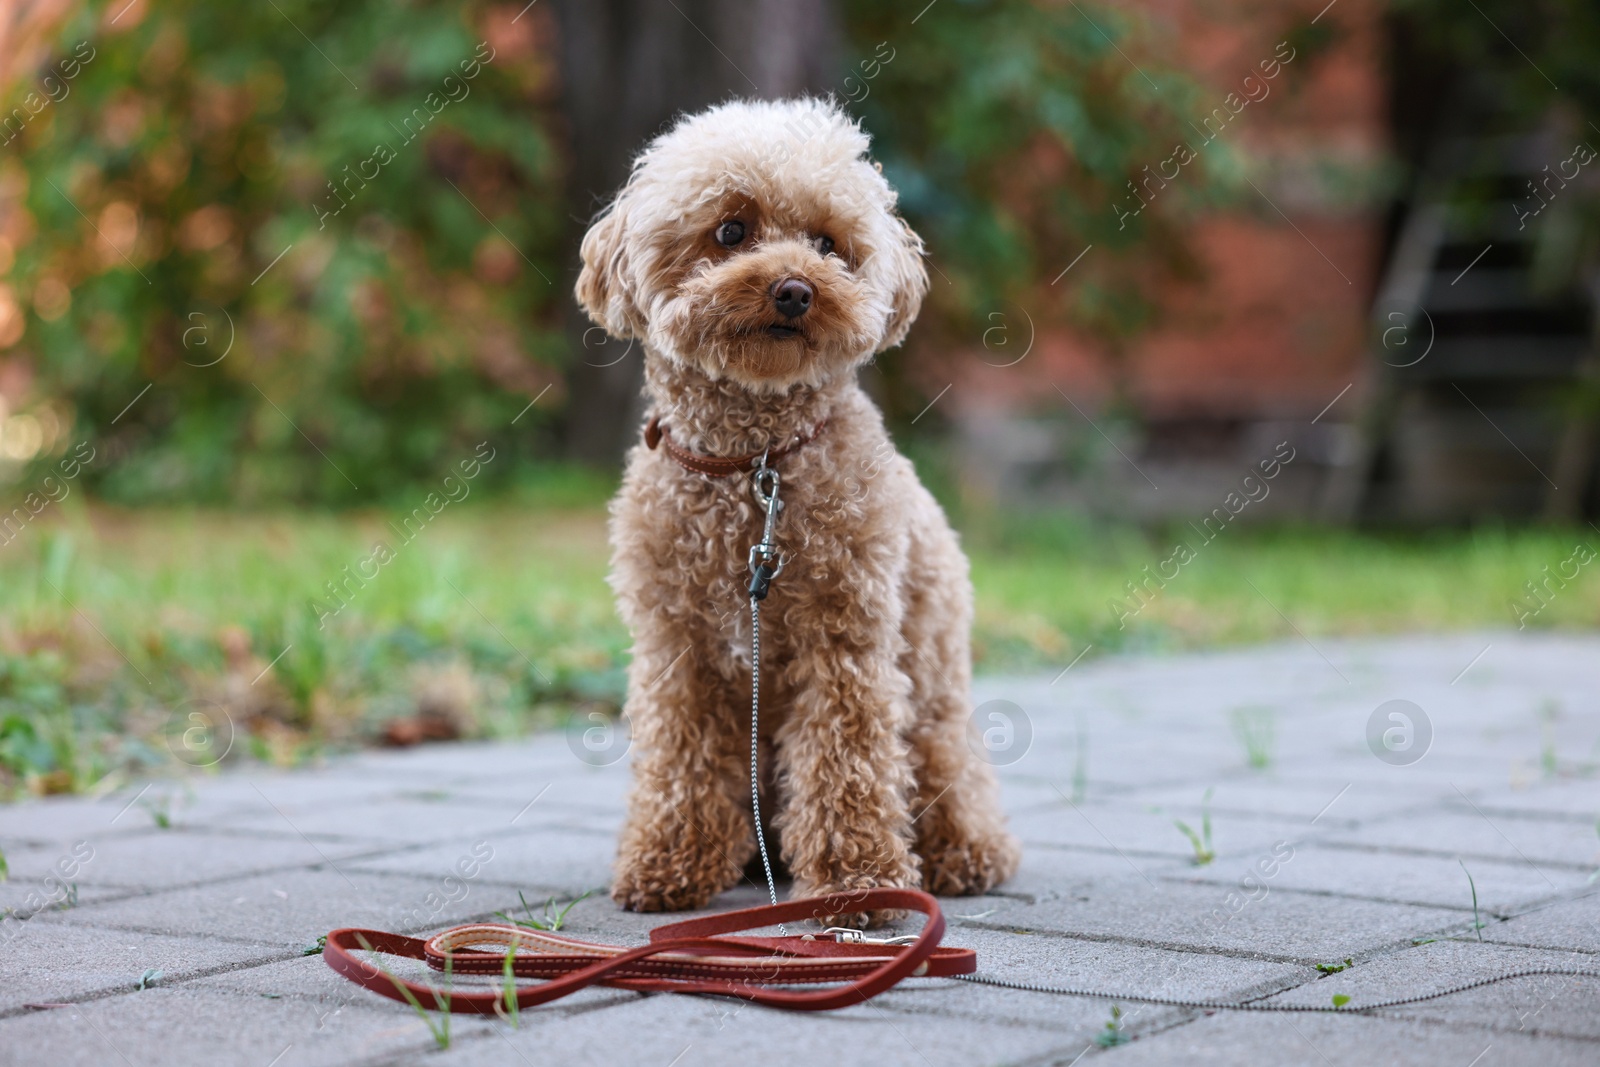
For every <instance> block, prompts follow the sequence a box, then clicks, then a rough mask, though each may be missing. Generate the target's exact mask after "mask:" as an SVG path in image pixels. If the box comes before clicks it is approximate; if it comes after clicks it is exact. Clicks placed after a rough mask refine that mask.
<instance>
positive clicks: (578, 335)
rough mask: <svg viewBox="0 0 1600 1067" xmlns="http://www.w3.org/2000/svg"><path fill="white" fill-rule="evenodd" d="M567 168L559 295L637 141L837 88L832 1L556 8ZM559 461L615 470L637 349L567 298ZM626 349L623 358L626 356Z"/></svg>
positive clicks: (696, 0)
mask: <svg viewBox="0 0 1600 1067" xmlns="http://www.w3.org/2000/svg"><path fill="white" fill-rule="evenodd" d="M556 12H557V17H558V19H559V22H560V39H561V50H562V64H563V68H564V70H563V74H564V77H563V96H564V100H563V109H564V112H565V116H566V120H567V123H568V138H569V140H568V148H569V161H570V165H571V170H570V172H569V175H568V180H567V189H568V194H567V204H568V216H569V219H570V225H569V234H568V241H567V254H566V262H567V264H568V272H567V274H566V280H567V287H569V288H570V285H571V284H572V283H573V282H574V281H576V279H577V272H578V244H579V242H580V241H581V239H582V237H583V232H584V230H585V229H587V228H588V225H589V220H590V219H592V218H593V217H594V215H595V214H596V213H597V212H598V211H599V210H600V209H601V208H602V207H603V206H605V204H606V203H607V201H609V199H610V198H611V195H612V194H613V193H614V192H615V191H616V189H617V187H618V186H620V185H621V184H622V181H623V179H624V178H626V177H627V173H628V164H629V161H630V160H631V159H632V158H633V155H634V153H636V152H637V151H638V150H639V149H640V147H642V146H643V144H644V142H645V141H647V140H649V139H650V138H651V137H653V136H654V135H655V134H657V133H659V132H661V130H662V129H663V128H664V127H665V126H666V125H667V124H668V122H669V121H670V120H671V119H672V118H673V117H674V116H676V115H678V114H680V113H683V112H690V111H696V110H698V109H700V108H703V107H706V106H707V105H709V104H713V103H716V102H718V101H721V100H726V99H729V98H730V97H761V98H769V99H770V98H774V97H781V96H792V95H795V94H797V93H802V92H815V93H826V92H828V91H829V90H830V89H832V88H834V86H833V85H832V82H833V80H834V79H835V76H836V74H837V71H838V68H837V65H836V63H835V56H836V50H837V42H838V37H839V34H838V27H837V22H836V20H835V17H834V12H833V9H832V4H831V2H830V0H558V2H557V4H556ZM568 308H569V310H568V315H567V322H568V325H567V330H566V334H567V344H568V354H569V363H568V371H567V386H568V389H569V399H568V402H567V411H566V421H565V427H564V438H565V443H566V449H567V454H568V455H569V456H570V457H571V458H573V459H576V460H579V461H581V462H585V463H590V464H595V465H612V464H615V463H616V462H617V461H618V460H619V459H620V457H621V456H622V453H623V451H624V449H626V448H627V446H628V445H629V444H630V443H631V442H632V441H633V438H634V435H635V434H636V433H637V432H638V425H639V422H640V418H641V412H640V408H641V406H642V401H641V397H640V384H641V382H642V380H643V374H642V366H643V364H642V352H641V350H640V347H639V345H638V344H637V343H635V344H634V345H633V347H632V348H631V349H628V346H627V345H626V344H625V343H620V342H616V341H611V342H609V343H603V334H602V333H601V332H600V331H598V330H590V327H591V325H592V324H591V323H590V322H589V321H588V318H587V316H585V315H584V314H583V312H582V311H581V310H580V309H579V308H578V307H577V306H576V305H575V304H573V303H572V302H571V301H570V300H569V301H568ZM625 350H626V354H624V352H625Z"/></svg>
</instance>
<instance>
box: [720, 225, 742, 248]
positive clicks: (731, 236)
mask: <svg viewBox="0 0 1600 1067" xmlns="http://www.w3.org/2000/svg"><path fill="white" fill-rule="evenodd" d="M742 240H744V223H742V222H740V221H739V220H738V219H730V220H729V221H727V222H724V223H723V224H722V225H721V226H718V227H717V244H719V245H721V246H722V247H723V248H732V247H733V246H734V245H736V244H738V243H739V242H740V241H742Z"/></svg>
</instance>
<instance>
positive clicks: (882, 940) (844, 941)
mask: <svg viewBox="0 0 1600 1067" xmlns="http://www.w3.org/2000/svg"><path fill="white" fill-rule="evenodd" d="M822 933H823V934H824V935H827V934H832V935H833V940H834V941H835V942H836V943H838V944H841V945H911V944H915V943H916V940H917V935H916V934H902V935H900V936H899V937H868V936H867V935H866V934H864V933H862V932H861V931H860V930H855V929H852V928H851V927H848V926H830V927H828V928H827V929H826V930H824V931H822Z"/></svg>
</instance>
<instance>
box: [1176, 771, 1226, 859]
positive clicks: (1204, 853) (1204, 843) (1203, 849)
mask: <svg viewBox="0 0 1600 1067" xmlns="http://www.w3.org/2000/svg"><path fill="white" fill-rule="evenodd" d="M1211 792H1212V791H1211V790H1210V789H1207V790H1206V795H1205V796H1204V797H1203V798H1201V800H1200V833H1198V834H1197V833H1195V832H1194V829H1193V828H1192V827H1190V825H1189V824H1188V823H1186V822H1184V821H1183V820H1182V819H1173V820H1172V825H1174V826H1176V827H1177V828H1178V829H1179V831H1181V832H1182V834H1183V836H1184V837H1187V838H1188V839H1189V844H1190V845H1191V846H1192V847H1193V848H1194V865H1195V866H1196V867H1204V866H1205V865H1206V864H1208V863H1210V862H1211V861H1212V860H1214V859H1216V858H1217V853H1216V851H1215V850H1214V849H1213V848H1212V847H1211Z"/></svg>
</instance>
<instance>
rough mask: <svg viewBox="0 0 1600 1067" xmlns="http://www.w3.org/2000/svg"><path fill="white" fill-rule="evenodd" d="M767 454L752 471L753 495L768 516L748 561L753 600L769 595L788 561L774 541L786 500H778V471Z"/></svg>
mask: <svg viewBox="0 0 1600 1067" xmlns="http://www.w3.org/2000/svg"><path fill="white" fill-rule="evenodd" d="M769 451H770V450H769ZM767 455H768V453H767V452H763V453H762V454H761V463H760V464H759V465H758V466H757V467H756V469H755V470H754V471H752V472H751V474H750V492H751V495H752V496H754V497H755V501H756V504H757V505H759V506H760V508H761V510H762V512H763V513H764V514H765V516H766V519H765V522H764V523H763V524H762V529H761V540H760V542H759V543H757V544H754V545H751V546H750V556H749V561H748V562H749V566H750V599H751V600H765V599H766V598H767V593H768V592H769V591H770V589H771V586H772V580H773V579H774V578H776V577H777V576H778V575H780V574H782V573H783V566H784V564H785V563H786V562H787V561H786V560H785V559H784V556H783V553H781V552H779V551H778V546H777V545H776V544H775V543H774V542H773V540H772V534H773V529H774V528H775V527H776V526H777V523H778V512H779V511H781V510H782V509H783V501H782V500H780V499H778V484H779V481H780V479H779V478H778V472H777V471H776V470H774V469H773V468H771V467H769V466H767Z"/></svg>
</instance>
